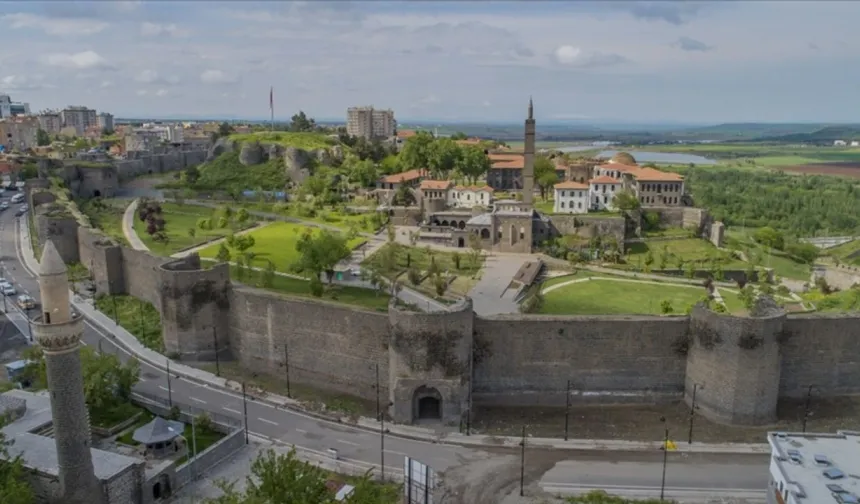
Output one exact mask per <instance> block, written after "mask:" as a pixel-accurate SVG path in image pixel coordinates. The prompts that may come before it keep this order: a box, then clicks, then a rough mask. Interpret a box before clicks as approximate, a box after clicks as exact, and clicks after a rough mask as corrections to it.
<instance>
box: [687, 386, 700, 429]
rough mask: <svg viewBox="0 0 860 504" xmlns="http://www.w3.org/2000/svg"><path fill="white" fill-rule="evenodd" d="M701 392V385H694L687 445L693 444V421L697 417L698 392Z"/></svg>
mask: <svg viewBox="0 0 860 504" xmlns="http://www.w3.org/2000/svg"><path fill="white" fill-rule="evenodd" d="M698 390H699V384H698V383H694V384H693V400H692V401H691V402H690V435H689V437H688V438H687V444H693V419H694V418H695V417H696V392H697V391H698Z"/></svg>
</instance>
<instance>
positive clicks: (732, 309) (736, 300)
mask: <svg viewBox="0 0 860 504" xmlns="http://www.w3.org/2000/svg"><path fill="white" fill-rule="evenodd" d="M719 291H720V295H721V296H722V297H723V301H725V304H726V310H727V311H728V312H729V313H731V314H732V315H746V314H747V313H748V310H747V307H746V306H744V304H743V302H742V301H741V298H740V296H738V291H737V289H725V288H721V289H719Z"/></svg>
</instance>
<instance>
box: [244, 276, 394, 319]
mask: <svg viewBox="0 0 860 504" xmlns="http://www.w3.org/2000/svg"><path fill="white" fill-rule="evenodd" d="M240 276H241V275H240V274H239V268H237V267H235V266H233V267H231V268H230V278H232V279H234V280H235V281H236V282H239V283H244V284H246V285H251V286H254V287H258V288H261V289H267V290H271V291H274V292H280V293H282V294H287V295H290V296H298V297H303V298H309V299H321V300H323V301H330V302H334V303H342V304H347V305H351V306H358V307H361V308H367V309H370V310H377V311H387V310H388V299H389V296H388V290H387V289H386V290H385V291H383V292H379V293H377V292H374V291H373V290H371V289H365V288H362V287H350V286H345V285H326V290H325V292H324V293H323V295H322V297H321V298H318V297H316V296H314V295H313V294H311V289H310V282H308V281H307V280H300V279H298V278H292V277H285V276H280V275H275V277H274V278H273V279H272V286H271V287H262V286H261V285H260V283H259V282H260V272H258V271H254V270H249V271H248V273H247V275H246V276H245V277H242V278H240Z"/></svg>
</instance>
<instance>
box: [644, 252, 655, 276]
mask: <svg viewBox="0 0 860 504" xmlns="http://www.w3.org/2000/svg"><path fill="white" fill-rule="evenodd" d="M644 263H645V272H646V273H650V272H651V265H652V264H654V254H652V253H651V250H648V253H646V254H645V260H644Z"/></svg>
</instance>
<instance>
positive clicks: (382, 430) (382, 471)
mask: <svg viewBox="0 0 860 504" xmlns="http://www.w3.org/2000/svg"><path fill="white" fill-rule="evenodd" d="M377 369H379V366H378V365H377ZM376 393H377V395H378V394H379V388H377V389H376ZM379 420H380V424H379V460H380V462H381V465H380V474H381V475H382V481H383V482H384V481H385V415H380V417H379Z"/></svg>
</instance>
